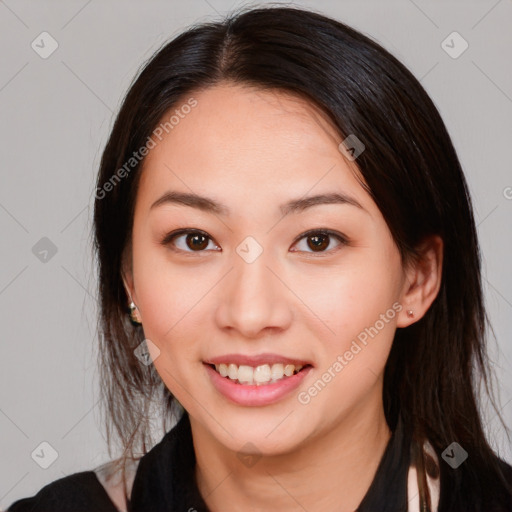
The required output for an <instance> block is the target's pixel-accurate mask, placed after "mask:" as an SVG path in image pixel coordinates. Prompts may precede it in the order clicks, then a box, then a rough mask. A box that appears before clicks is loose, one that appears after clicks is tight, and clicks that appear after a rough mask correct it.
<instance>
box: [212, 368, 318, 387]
mask: <svg viewBox="0 0 512 512" xmlns="http://www.w3.org/2000/svg"><path fill="white" fill-rule="evenodd" d="M204 364H205V365H206V366H209V367H210V368H212V370H214V371H215V372H216V373H217V374H218V375H220V376H221V377H222V378H223V379H225V380H227V381H229V382H231V383H232V384H238V385H241V386H268V385H271V384H275V383H276V382H280V381H284V380H287V379H289V378H290V377H293V376H294V375H297V374H299V373H302V372H307V371H308V370H309V368H312V365H311V364H307V363H306V364H303V365H302V364H297V365H295V364H284V363H274V364H262V365H259V366H249V365H236V364H234V363H229V364H228V363H220V364H212V363H204Z"/></svg>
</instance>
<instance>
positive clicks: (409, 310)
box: [407, 309, 414, 318]
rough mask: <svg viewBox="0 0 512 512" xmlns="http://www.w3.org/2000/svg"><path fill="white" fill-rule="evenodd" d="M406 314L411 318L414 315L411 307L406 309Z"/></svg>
mask: <svg viewBox="0 0 512 512" xmlns="http://www.w3.org/2000/svg"><path fill="white" fill-rule="evenodd" d="M407 316H408V317H409V318H412V317H413V316H414V311H413V310H412V309H408V310H407Z"/></svg>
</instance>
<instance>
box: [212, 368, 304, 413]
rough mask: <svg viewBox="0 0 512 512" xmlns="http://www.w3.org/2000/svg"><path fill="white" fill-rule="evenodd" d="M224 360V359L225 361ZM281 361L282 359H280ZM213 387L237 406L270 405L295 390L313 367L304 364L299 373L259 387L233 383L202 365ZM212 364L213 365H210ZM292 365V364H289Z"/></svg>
mask: <svg viewBox="0 0 512 512" xmlns="http://www.w3.org/2000/svg"><path fill="white" fill-rule="evenodd" d="M225 360H226V359H224V361H225ZM281 361H282V359H281ZM203 364H204V367H205V368H206V371H207V372H208V375H209V376H210V379H211V380H212V383H213V385H214V386H215V388H216V389H217V391H218V392H219V393H221V394H222V395H224V396H225V397H226V398H227V399H228V400H230V401H231V402H233V403H235V404H237V405H245V406H250V407H257V406H263V405H270V404H273V403H275V402H278V401H279V400H281V399H283V398H284V397H286V396H287V395H289V394H290V393H291V392H292V391H293V390H295V389H296V388H297V387H298V386H299V385H300V384H301V382H302V381H303V380H304V378H305V377H306V375H307V374H308V373H309V372H310V370H312V369H313V367H312V366H311V365H310V364H309V363H306V364H307V365H308V366H306V367H305V368H303V369H302V370H301V371H300V372H299V373H296V374H294V375H292V376H291V377H286V378H283V379H281V380H278V381H277V382H274V383H273V384H263V385H260V386H256V385H246V384H238V383H236V382H235V381H233V380H231V379H229V378H227V377H222V376H221V375H220V373H218V372H217V371H216V370H215V369H214V368H212V367H211V366H210V365H209V364H208V363H203ZM212 364H213V363H212ZM290 364H293V363H290Z"/></svg>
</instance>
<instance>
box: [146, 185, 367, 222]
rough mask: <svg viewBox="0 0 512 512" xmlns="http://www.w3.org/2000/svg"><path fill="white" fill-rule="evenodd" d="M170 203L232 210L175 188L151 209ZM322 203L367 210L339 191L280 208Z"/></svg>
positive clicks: (287, 210) (290, 209) (299, 208)
mask: <svg viewBox="0 0 512 512" xmlns="http://www.w3.org/2000/svg"><path fill="white" fill-rule="evenodd" d="M168 203H171V204H179V205H184V206H190V207H192V208H197V209H199V210H202V211H204V212H208V213H216V214H219V215H224V216H229V215H230V214H231V211H230V209H229V208H228V207H227V206H225V205H223V204H221V203H219V202H217V201H215V200H214V199H211V198H209V197H204V196H200V195H198V194H195V193H190V192H178V191H175V190H170V191H168V192H166V193H165V194H164V195H163V196H161V197H160V198H158V199H157V200H156V201H155V202H154V203H153V204H152V205H151V207H150V210H152V209H153V208H156V207H157V206H160V205H163V204H168ZM320 204H348V205H351V206H355V207H357V208H359V209H361V210H362V211H364V212H367V211H366V210H365V209H364V208H363V207H362V205H361V204H360V203H359V201H357V200H356V199H355V198H353V197H351V196H349V195H347V194H343V193H337V192H333V193H329V194H318V195H315V196H308V197H301V198H299V199H292V200H291V201H288V202H287V203H284V204H282V205H280V206H279V210H280V211H281V213H282V214H283V215H288V214H289V213H300V212H302V211H304V210H306V209H307V208H311V207H313V206H317V205H320Z"/></svg>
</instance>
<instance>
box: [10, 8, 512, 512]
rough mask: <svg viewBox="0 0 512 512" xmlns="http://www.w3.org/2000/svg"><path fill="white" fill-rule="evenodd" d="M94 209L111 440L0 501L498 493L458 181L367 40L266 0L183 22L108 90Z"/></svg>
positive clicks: (438, 132) (393, 67) (136, 502)
mask: <svg viewBox="0 0 512 512" xmlns="http://www.w3.org/2000/svg"><path fill="white" fill-rule="evenodd" d="M94 222H95V237H96V238H95V242H96V245H95V247H96V249H97V254H98V262H99V271H100V272H99V283H100V285H99V294H100V299H101V334H102V336H101V337H100V342H101V351H100V352H101V356H102V379H103V386H102V389H103V390H104V391H105V396H104V398H105V403H106V404H107V406H108V408H107V412H108V413H109V416H108V418H107V419H108V420H109V423H108V425H109V429H107V434H108V435H109V440H110V438H111V434H112V429H115V431H116V433H117V434H118V435H119V437H120V439H121V441H122V443H123V447H124V454H123V457H121V458H120V459H119V460H116V461H114V462H112V463H111V464H107V465H105V466H103V467H102V468H97V469H96V470H95V471H87V472H82V473H75V474H74V475H71V476H68V477H65V478H62V479H60V480H58V481H56V482H53V483H51V484H49V485H48V486H46V487H45V488H43V489H42V490H41V491H40V492H39V493H38V494H37V495H36V496H34V497H32V498H26V499H24V500H19V501H18V502H16V503H15V504H13V505H12V506H11V508H10V509H9V510H11V511H13V512H19V511H25V510H33V511H36V510H50V509H55V510H56V509H58V510H74V511H77V510H105V511H107V510H110V511H114V510H127V511H133V512H134V511H143V510H144V511H146V510H147V511H149V510H152V511H154V510H173V511H187V510H188V511H189V512H190V511H194V510H197V511H199V510H211V511H221V510H222V511H223V512H225V511H227V512H229V511H234V510H244V511H245V510H247V511H251V510H254V511H256V510H280V511H287V510H308V511H316V510H322V511H325V510H330V511H338V512H351V511H354V510H358V511H360V512H365V511H377V510H378V511H393V512H396V511H406V510H409V511H413V510H418V511H419V510H422V511H427V510H428V511H434V510H436V511H438V512H446V511H450V512H453V511H464V512H468V511H486V512H489V511H505V510H512V488H511V482H512V467H511V466H510V465H508V464H506V463H505V462H504V461H503V460H501V459H500V458H499V457H498V456H497V455H496V454H495V453H494V452H493V451H492V449H491V447H490V445H489V444H488V442H487V440H486V438H485V435H484V430H483V426H482V421H481V418H480V411H479V409H478V406H477V396H476V389H477V384H478V379H479V378H482V379H483V380H484V383H485V384H486V385H487V382H488V363H487V359H486V350H485V338H484V332H485V322H486V316H485V310H484V305H483V297H482V287H481V276H480V260H479V247H478V241H477V236H476V229H475V222H474V218H473V213H472V206H471V200H470V197H469V194H468V190H467V186H466V181H465V179H464V175H463V172H462V170H461V166H460V164H459V161H458V159H457V156H456V153H455V150H454V148H453V146H452V143H451V141H450V137H449V135H448V133H447V131H446V128H445V126H444V124H443V121H442V120H441V118H440V116H439V113H438V112H437V109H436V108H435V106H434V105H433V103H432V101H431V100H430V99H429V97H428V95H427V94H426V92H425V91H424V90H423V88H422V87H421V85H420V84H419V83H418V81H417V80H416V79H415V78H414V77H413V76H412V75H411V73H410V72H409V71H408V70H407V69H406V68H405V67H404V66H403V65H402V64H400V63H399V62H398V61H397V60H396V59H395V58H394V57H393V56H391V55H390V54H389V53H388V52H387V51H385V50H384V49H383V48H382V47H380V46H379V45H378V44H376V43H375V42H373V41H371V40H370V39H368V38H367V37H365V36H363V35H362V34H360V33H359V32H357V31H355V30H353V29H351V28H349V27H347V26H346V25H343V24H341V23H339V22H337V21H335V20H332V19H329V18H327V17H325V16H322V15H320V14H317V13H314V12H311V11H307V10H303V9H298V8H288V7H275V8H257V9H247V10H245V11H243V12H241V13H239V14H237V15H233V16H231V17H229V18H228V19H226V20H225V21H222V22H218V23H207V24H202V25H198V26H195V27H192V28H191V29H189V30H187V31H186V32H185V33H183V34H181V35H180V36H178V37H177V38H175V39H174V40H173V41H171V42H170V43H168V44H167V45H165V46H164V47H163V48H162V49H161V50H159V51H158V52H157V54H156V55H154V56H153V58H152V59H151V60H150V61H149V62H148V63H147V65H146V66H145V67H144V69H143V70H142V72H141V73H140V75H139V76H138V78H137V79H136V80H135V82H134V83H133V84H132V86H131V88H130V90H129V92H128V94H127V96H126V98H125V100H124V103H123V105H122V107H121V109H120V112H119V114H118V116H117V119H116V122H115V125H114V127H113V130H112V133H111V135H110V139H109V141H108V143H107V146H106V148H105V151H104V154H103V158H102V162H101V168H100V171H99V175H98V181H97V189H96V202H95V214H94ZM461 262H463V264H461ZM153 407H154V408H155V409H153ZM162 409H164V410H165V411H166V413H165V415H164V421H165V422H166V421H174V420H178V421H177V424H176V425H175V426H174V428H172V429H171V430H170V431H169V432H167V434H166V435H165V436H164V438H163V439H162V441H161V442H160V443H158V444H157V445H156V446H155V447H153V448H152V449H150V450H149V451H148V449H147V445H148V443H149V441H148V440H149V439H150V436H149V432H150V427H151V420H152V419H153V418H154V416H155V412H154V411H155V410H156V411H158V410H162ZM165 424H166V423H164V428H166V427H165ZM136 448H139V451H142V453H143V454H144V455H143V457H142V458H140V457H138V456H137V455H136Z"/></svg>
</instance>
